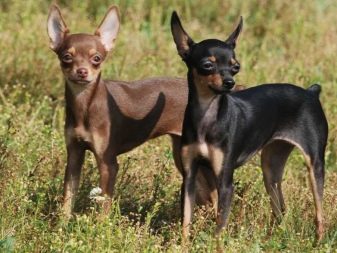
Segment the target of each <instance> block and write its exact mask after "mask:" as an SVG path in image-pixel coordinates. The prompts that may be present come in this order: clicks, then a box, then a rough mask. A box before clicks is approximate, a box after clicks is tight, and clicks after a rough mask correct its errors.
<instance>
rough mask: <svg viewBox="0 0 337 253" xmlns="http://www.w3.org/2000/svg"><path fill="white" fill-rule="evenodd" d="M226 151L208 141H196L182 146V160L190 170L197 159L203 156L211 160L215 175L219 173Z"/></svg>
mask: <svg viewBox="0 0 337 253" xmlns="http://www.w3.org/2000/svg"><path fill="white" fill-rule="evenodd" d="M224 154H225V153H224V151H223V150H222V149H221V148H219V147H217V146H215V145H212V144H208V143H206V142H195V143H192V144H189V145H186V146H183V147H182V161H183V164H184V168H185V169H187V170H189V169H190V168H191V166H192V163H193V161H194V160H195V159H198V158H202V159H205V160H207V161H209V163H210V165H211V166H212V169H213V171H214V173H215V175H219V173H220V171H221V168H222V164H223V161H224V157H225V155H224Z"/></svg>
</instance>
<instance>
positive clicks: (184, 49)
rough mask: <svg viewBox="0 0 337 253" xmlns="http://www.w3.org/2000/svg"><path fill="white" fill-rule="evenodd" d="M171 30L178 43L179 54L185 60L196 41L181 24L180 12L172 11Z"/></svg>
mask: <svg viewBox="0 0 337 253" xmlns="http://www.w3.org/2000/svg"><path fill="white" fill-rule="evenodd" d="M171 32H172V35H173V39H174V42H175V43H176V46H177V50H178V53H179V55H180V56H181V58H182V59H183V60H186V58H187V57H188V55H189V53H190V50H191V46H192V45H193V44H194V42H193V40H192V39H191V38H190V36H188V34H187V33H186V32H185V30H184V28H183V27H182V25H181V22H180V19H179V17H178V14H177V12H175V11H174V12H173V13H172V17H171Z"/></svg>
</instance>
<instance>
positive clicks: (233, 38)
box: [225, 16, 243, 48]
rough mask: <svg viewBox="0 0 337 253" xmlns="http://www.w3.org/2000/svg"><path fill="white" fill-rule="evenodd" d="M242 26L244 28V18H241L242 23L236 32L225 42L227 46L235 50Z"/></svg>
mask: <svg viewBox="0 0 337 253" xmlns="http://www.w3.org/2000/svg"><path fill="white" fill-rule="evenodd" d="M242 26H243V21H242V16H240V22H239V24H238V26H237V27H236V28H235V30H234V32H233V33H232V34H231V35H230V36H229V37H228V39H227V40H226V41H225V42H226V43H227V44H229V45H231V46H232V47H233V48H235V46H236V41H237V39H238V37H239V35H240V33H241V30H242Z"/></svg>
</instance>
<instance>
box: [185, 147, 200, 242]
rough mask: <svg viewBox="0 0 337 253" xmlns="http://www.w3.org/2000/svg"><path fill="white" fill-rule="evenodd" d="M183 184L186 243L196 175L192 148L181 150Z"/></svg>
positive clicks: (195, 161)
mask: <svg viewBox="0 0 337 253" xmlns="http://www.w3.org/2000/svg"><path fill="white" fill-rule="evenodd" d="M181 154H182V163H183V184H182V187H181V213H182V239H183V243H185V242H187V241H188V236H189V229H190V224H191V220H192V215H193V207H194V203H195V177H196V173H197V169H198V168H197V159H196V158H195V156H194V150H193V148H191V147H189V146H185V147H183V148H182V152H181Z"/></svg>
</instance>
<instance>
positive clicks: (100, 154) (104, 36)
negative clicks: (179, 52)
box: [48, 5, 211, 217]
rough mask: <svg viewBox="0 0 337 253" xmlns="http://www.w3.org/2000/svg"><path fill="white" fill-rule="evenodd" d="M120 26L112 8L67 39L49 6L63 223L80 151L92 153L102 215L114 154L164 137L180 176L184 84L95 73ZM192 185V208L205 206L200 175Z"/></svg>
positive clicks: (110, 184)
mask: <svg viewBox="0 0 337 253" xmlns="http://www.w3.org/2000/svg"><path fill="white" fill-rule="evenodd" d="M119 24H120V23H119V14H118V9H117V7H115V6H112V7H110V8H109V10H108V12H107V14H106V15H105V17H104V19H103V21H102V23H101V24H100V25H99V27H98V28H97V30H96V32H95V34H94V35H89V34H70V33H69V30H68V28H67V26H66V24H65V22H64V20H63V18H62V16H61V12H60V10H59V8H58V7H57V6H55V5H53V6H52V7H51V9H50V13H49V17H48V35H49V38H50V41H51V48H52V50H53V51H54V52H55V53H56V54H57V56H58V58H59V60H60V65H61V69H62V72H63V74H64V77H65V98H66V120H65V138H66V144H67V167H66V173H65V179H64V205H63V207H64V212H65V215H66V216H67V217H69V216H70V215H71V210H72V206H73V202H74V196H75V194H76V192H77V190H78V186H79V181H80V174H81V168H82V164H83V161H84V156H85V150H90V151H91V152H93V153H94V155H95V158H96V161H97V165H98V168H99V172H100V188H101V189H102V195H103V196H106V197H107V198H106V200H105V201H104V203H103V207H104V210H105V211H108V210H109V207H110V204H111V198H112V195H113V189H114V185H115V179H116V175H117V171H118V163H117V156H118V155H119V154H122V153H124V152H127V151H129V150H131V149H133V148H135V147H137V146H139V145H141V144H142V143H144V142H145V141H147V140H149V139H152V138H155V137H158V136H161V135H164V134H169V135H170V136H171V137H172V142H173V156H174V160H175V163H176V165H177V167H178V169H179V171H180V172H181V165H180V157H179V145H180V136H181V129H182V120H183V116H184V111H185V108H186V103H187V85H186V80H185V79H178V78H153V79H147V80H142V81H135V82H122V81H107V80H103V79H102V78H101V69H100V67H101V64H102V63H103V61H104V59H105V58H106V56H107V53H108V52H109V51H111V50H112V48H113V47H114V45H115V43H114V42H115V39H116V37H117V33H118V30H119ZM197 181H198V183H197V188H198V190H197V202H198V203H206V202H208V201H210V200H211V197H210V190H209V189H208V186H207V182H206V181H205V179H204V177H203V176H202V175H199V176H198V180H197Z"/></svg>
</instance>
